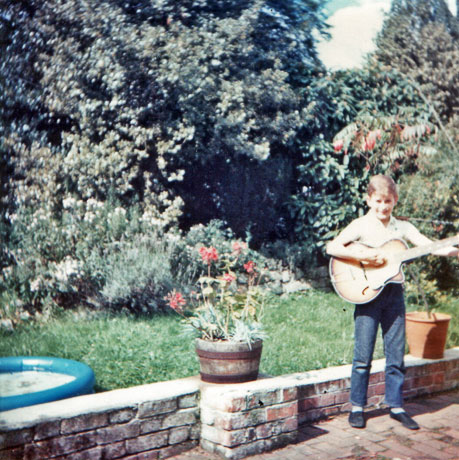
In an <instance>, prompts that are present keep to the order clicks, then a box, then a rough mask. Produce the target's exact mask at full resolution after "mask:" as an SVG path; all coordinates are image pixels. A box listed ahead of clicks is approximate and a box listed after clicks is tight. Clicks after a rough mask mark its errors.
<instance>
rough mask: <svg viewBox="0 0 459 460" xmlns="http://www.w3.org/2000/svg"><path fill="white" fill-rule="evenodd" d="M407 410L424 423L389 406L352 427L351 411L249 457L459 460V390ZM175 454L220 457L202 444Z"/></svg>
mask: <svg viewBox="0 0 459 460" xmlns="http://www.w3.org/2000/svg"><path fill="white" fill-rule="evenodd" d="M405 407H406V410H407V412H408V413H409V414H410V415H412V416H413V418H414V419H415V420H416V421H417V422H418V424H419V425H420V427H421V428H420V429H419V430H416V431H411V430H408V429H406V428H404V427H403V426H402V425H400V424H399V423H398V422H396V421H395V420H392V419H391V418H390V417H389V414H388V411H387V410H382V409H377V410H372V411H369V412H367V427H366V429H364V430H359V429H355V428H351V427H350V426H349V424H348V422H347V414H342V415H339V416H336V417H331V418H329V419H327V420H324V421H321V422H317V423H315V424H312V425H303V426H301V427H300V430H299V436H298V440H297V442H296V443H295V444H290V445H289V446H287V447H284V448H281V449H277V450H275V451H272V452H268V453H265V454H259V455H254V456H250V457H247V459H248V460H308V459H310V460H337V459H342V460H390V459H392V460H459V425H458V419H459V390H455V391H452V392H447V393H443V394H437V395H435V396H431V397H422V398H417V399H414V400H412V401H410V402H408V403H407V404H406V405H405ZM174 460H221V457H218V456H216V455H212V454H209V453H207V452H205V451H203V450H202V449H201V448H196V449H193V450H191V451H189V452H186V453H183V454H180V455H178V456H176V457H174Z"/></svg>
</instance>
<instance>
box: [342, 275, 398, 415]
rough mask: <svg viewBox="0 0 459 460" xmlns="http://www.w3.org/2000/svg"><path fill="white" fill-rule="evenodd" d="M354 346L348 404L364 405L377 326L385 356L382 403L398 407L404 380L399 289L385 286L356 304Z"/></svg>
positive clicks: (392, 284) (390, 284)
mask: <svg viewBox="0 0 459 460" xmlns="http://www.w3.org/2000/svg"><path fill="white" fill-rule="evenodd" d="M354 321H355V344H354V359H353V361H352V375H351V398H350V400H351V403H352V405H354V406H361V407H364V406H365V405H366V403H367V390H368V382H369V379H370V369H371V361H372V359H373V351H374V347H375V342H376V334H377V332H378V325H379V324H381V329H382V335H383V340H384V354H385V356H386V369H385V371H386V372H385V375H386V395H385V402H386V404H388V405H389V406H390V407H402V406H403V397H402V387H403V380H404V377H405V365H404V361H403V358H404V355H405V301H404V299H403V287H402V286H401V285H400V284H394V283H389V284H388V285H387V286H386V287H385V288H384V289H383V291H382V292H381V293H380V294H379V295H378V297H376V299H374V300H372V301H371V302H369V303H366V304H363V305H356V308H355V313H354Z"/></svg>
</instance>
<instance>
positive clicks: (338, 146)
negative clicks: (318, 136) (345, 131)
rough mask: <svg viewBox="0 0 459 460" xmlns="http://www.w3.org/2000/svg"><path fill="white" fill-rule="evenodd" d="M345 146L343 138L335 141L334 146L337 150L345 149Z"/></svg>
mask: <svg viewBox="0 0 459 460" xmlns="http://www.w3.org/2000/svg"><path fill="white" fill-rule="evenodd" d="M343 147H344V141H343V139H338V140H336V141H335V142H333V148H334V149H335V152H336V153H338V152H341V150H342V149H343Z"/></svg>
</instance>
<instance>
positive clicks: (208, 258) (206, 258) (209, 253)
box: [199, 246, 218, 265]
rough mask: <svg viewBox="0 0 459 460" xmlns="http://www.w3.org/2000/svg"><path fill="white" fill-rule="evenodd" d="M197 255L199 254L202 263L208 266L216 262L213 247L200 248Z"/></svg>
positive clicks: (216, 256)
mask: <svg viewBox="0 0 459 460" xmlns="http://www.w3.org/2000/svg"><path fill="white" fill-rule="evenodd" d="M199 254H201V257H202V260H203V262H205V263H206V264H208V265H210V264H211V263H212V261H215V262H216V261H217V260H218V252H217V250H216V249H215V248H214V247H212V246H211V247H210V248H206V247H204V246H202V247H201V248H200V249H199Z"/></svg>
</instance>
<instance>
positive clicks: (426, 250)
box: [400, 235, 459, 262]
mask: <svg viewBox="0 0 459 460" xmlns="http://www.w3.org/2000/svg"><path fill="white" fill-rule="evenodd" d="M456 244H459V235H456V236H452V237H450V238H445V239H444V240H440V241H435V242H434V243H431V244H427V245H425V246H416V247H414V248H409V249H407V250H406V251H403V252H402V253H401V254H400V258H401V262H409V261H410V260H414V259H417V258H418V257H422V256H426V255H427V254H432V252H435V251H438V250H440V249H443V248H446V247H448V246H454V245H456Z"/></svg>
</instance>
